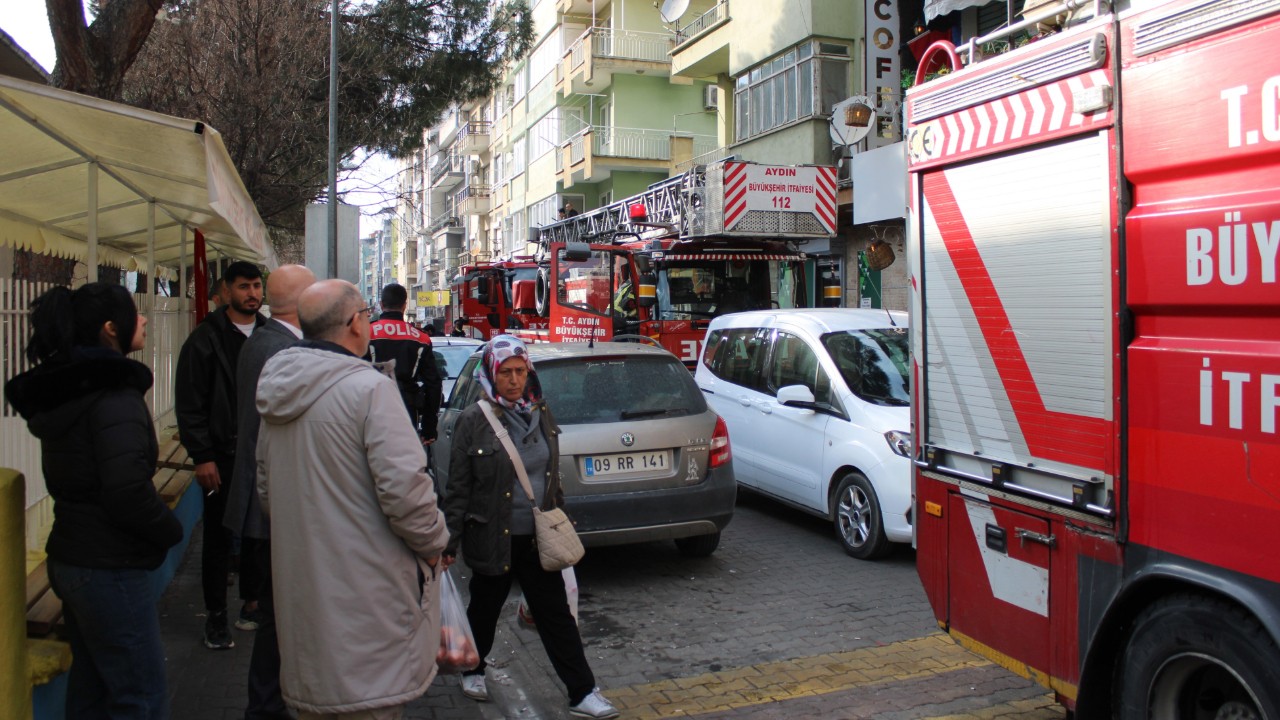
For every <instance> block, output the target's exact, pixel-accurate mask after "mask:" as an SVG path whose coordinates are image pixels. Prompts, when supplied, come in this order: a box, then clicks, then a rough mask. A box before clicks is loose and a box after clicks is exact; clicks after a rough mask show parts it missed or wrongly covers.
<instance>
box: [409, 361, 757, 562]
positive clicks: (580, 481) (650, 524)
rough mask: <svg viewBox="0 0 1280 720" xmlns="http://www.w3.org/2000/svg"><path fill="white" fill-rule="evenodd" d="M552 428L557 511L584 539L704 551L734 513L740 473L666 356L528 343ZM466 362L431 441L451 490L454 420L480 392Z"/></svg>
mask: <svg viewBox="0 0 1280 720" xmlns="http://www.w3.org/2000/svg"><path fill="white" fill-rule="evenodd" d="M528 348H529V356H530V358H531V359H532V360H533V363H534V368H535V370H536V371H537V373H538V379H539V381H540V382H541V383H542V391H543V394H544V396H545V397H546V399H547V403H548V405H549V406H550V408H551V413H552V415H553V416H554V417H555V420H556V423H557V424H558V425H559V426H560V430H561V435H560V453H561V455H560V473H561V481H562V484H563V486H564V494H565V512H567V513H568V514H569V517H571V518H572V519H573V521H574V524H575V525H576V527H577V530H578V534H579V535H580V536H581V537H582V542H583V544H584V545H586V546H588V547H592V546H601V545H622V544H628V543H638V542H647V541H651V540H675V543H676V546H677V547H678V548H679V550H680V552H681V553H683V554H685V555H688V556H691V557H705V556H708V555H710V554H711V553H713V552H715V549H716V547H717V546H719V544H720V531H721V530H723V529H724V527H725V526H726V525H728V524H729V520H730V519H731V518H732V517H733V507H734V502H735V500H736V498H737V483H736V481H735V480H734V476H733V462H732V459H731V454H730V449H729V433H728V430H727V428H726V427H725V423H724V421H723V420H721V419H720V417H719V416H718V415H716V414H715V412H713V411H712V410H711V409H710V408H709V407H707V402H706V400H705V399H704V398H703V396H702V392H701V391H700V390H699V389H698V386H697V384H695V383H694V381H693V377H692V376H691V375H690V374H689V371H688V370H686V369H685V367H684V365H683V364H681V362H680V361H679V360H678V359H676V357H675V356H674V355H672V354H671V353H669V352H667V351H666V350H663V349H661V348H655V347H650V346H647V345H639V344H634V343H596V344H595V345H594V346H590V345H588V344H587V343H547V344H535V345H529V346H528ZM479 361H480V354H479V353H476V354H474V355H472V357H471V358H470V359H469V360H467V364H466V366H464V367H463V369H462V372H461V373H460V375H459V377H458V381H457V385H456V386H455V387H454V391H453V394H452V396H451V397H450V399H449V404H448V405H447V406H446V407H445V409H444V411H443V412H442V414H441V417H440V434H439V439H438V440H437V441H436V443H435V445H434V446H433V447H432V451H431V457H432V466H433V467H432V470H433V471H434V474H435V477H436V483H437V487H438V488H439V489H440V490H441V492H443V493H445V494H448V492H449V486H448V483H449V460H448V458H449V452H450V449H451V447H452V434H453V428H454V425H455V424H456V423H457V422H458V417H459V415H461V413H462V411H463V410H464V409H465V408H466V407H467V406H469V405H471V404H472V403H474V402H476V401H477V400H478V399H479V398H480V395H481V389H480V386H479V383H477V382H475V380H474V379H472V371H473V369H474V368H475V365H476V363H478V362H479Z"/></svg>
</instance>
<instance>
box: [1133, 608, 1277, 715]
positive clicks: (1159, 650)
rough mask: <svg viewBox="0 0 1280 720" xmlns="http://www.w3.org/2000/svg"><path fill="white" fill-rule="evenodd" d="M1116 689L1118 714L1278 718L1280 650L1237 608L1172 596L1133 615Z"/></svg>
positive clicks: (1258, 626) (1248, 616) (1257, 625)
mask: <svg viewBox="0 0 1280 720" xmlns="http://www.w3.org/2000/svg"><path fill="white" fill-rule="evenodd" d="M1115 694H1116V695H1115V697H1116V702H1115V703H1114V705H1115V707H1116V708H1117V714H1116V717H1117V718H1120V720H1137V719H1138V718H1141V719H1142V720H1146V719H1147V718H1161V719H1162V720H1163V719H1165V718H1167V719H1168V720H1197V719H1198V718H1238V719H1240V720H1251V719H1263V718H1280V652H1277V649H1276V644H1275V641H1273V640H1272V639H1271V636H1270V635H1269V634H1268V633H1267V631H1266V629H1265V628H1263V627H1262V625H1261V624H1259V623H1258V621H1257V619H1255V618H1254V617H1253V616H1252V615H1250V614H1249V613H1247V612H1245V611H1244V610H1242V609H1241V608H1240V607H1238V606H1236V605H1233V604H1231V603H1227V602H1223V601H1221V600H1215V599H1211V598H1207V597H1202V596H1199V595H1192V594H1188V593H1184V594H1178V595H1172V596H1170V597H1167V598H1164V599H1162V600H1160V601H1158V602H1156V603H1155V604H1153V605H1152V606H1151V607H1149V608H1147V609H1146V610H1144V611H1143V612H1142V614H1141V615H1139V616H1138V618H1137V620H1135V621H1134V624H1133V630H1132V631H1131V632H1130V635H1129V641H1128V643H1127V645H1126V647H1125V649H1124V656H1123V658H1122V660H1121V661H1120V662H1119V663H1118V664H1117V681H1116V683H1115Z"/></svg>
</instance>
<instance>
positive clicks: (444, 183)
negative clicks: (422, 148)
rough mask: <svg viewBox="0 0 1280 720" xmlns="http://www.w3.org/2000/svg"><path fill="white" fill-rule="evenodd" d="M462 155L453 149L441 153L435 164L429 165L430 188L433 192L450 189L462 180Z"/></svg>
mask: <svg viewBox="0 0 1280 720" xmlns="http://www.w3.org/2000/svg"><path fill="white" fill-rule="evenodd" d="M463 159H464V158H463V156H462V155H461V154H460V153H458V152H455V151H452V150H451V151H449V152H447V153H445V154H444V155H442V156H441V157H440V159H439V161H438V162H436V164H435V165H432V166H431V190H432V192H434V193H437V194H439V193H444V192H447V191H449V190H452V189H453V188H454V187H456V186H457V184H458V183H460V182H462V161H463Z"/></svg>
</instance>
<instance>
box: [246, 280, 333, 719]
mask: <svg viewBox="0 0 1280 720" xmlns="http://www.w3.org/2000/svg"><path fill="white" fill-rule="evenodd" d="M315 281H316V276H315V275H314V274H313V273H312V272H311V271H310V270H308V269H307V268H305V267H303V266H301V265H281V266H280V267H278V268H276V269H275V270H273V271H272V273H271V277H269V278H267V302H268V303H270V305H271V319H270V320H268V321H267V323H266V324H265V325H263V326H262V327H261V328H260V329H259V330H257V331H256V332H254V333H253V335H252V336H251V337H250V338H249V340H248V341H246V342H245V344H244V348H243V349H242V350H241V351H240V360H239V363H238V364H237V366H236V410H237V414H238V415H239V422H238V428H239V433H238V436H237V445H236V469H235V475H234V476H233V477H232V478H231V480H230V483H229V487H228V489H227V511H226V515H225V517H224V518H223V524H224V525H225V526H226V527H227V529H228V530H230V531H231V532H233V533H235V534H236V535H239V536H240V538H241V542H243V543H244V545H243V549H242V550H241V554H240V563H241V567H245V568H253V569H254V572H253V573H252V574H251V573H249V572H245V573H242V574H241V577H240V582H241V583H245V582H247V579H248V578H249V577H251V576H252V577H260V578H261V580H262V582H261V583H260V584H259V586H258V587H257V588H254V589H253V592H255V593H256V594H255V595H254V596H255V597H257V598H258V613H257V618H256V622H257V625H258V627H257V634H256V635H255V636H254V638H253V656H252V657H251V658H250V659H249V683H248V687H249V693H248V695H249V698H248V704H247V705H246V707H245V711H244V720H281V719H284V718H288V717H289V713H288V710H286V709H285V704H284V697H283V696H282V695H281V692H280V646H279V642H278V639H277V636H276V620H275V606H274V603H273V602H272V596H271V540H270V538H271V521H270V520H269V519H268V518H267V516H266V514H265V513H264V512H263V511H262V503H261V501H260V499H259V498H258V489H257V483H258V463H257V449H258V429H259V420H260V416H259V415H258V408H257V405H256V404H255V396H256V394H257V390H258V378H259V376H260V375H262V366H264V365H266V364H267V360H270V359H271V356H273V355H275V354H276V353H278V352H280V351H281V350H284V349H285V348H288V347H293V346H294V345H297V344H298V343H299V342H301V341H302V327H301V323H300V322H299V320H298V296H300V295H302V291H303V290H306V289H307V288H309V287H311V286H312V285H313V284H315Z"/></svg>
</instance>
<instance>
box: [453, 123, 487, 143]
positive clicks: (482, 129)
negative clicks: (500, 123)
mask: <svg viewBox="0 0 1280 720" xmlns="http://www.w3.org/2000/svg"><path fill="white" fill-rule="evenodd" d="M492 131H493V123H491V122H489V121H488V120H471V121H469V122H467V123H466V124H465V125H463V126H462V127H460V128H458V140H459V141H461V140H462V139H463V138H466V137H467V136H469V135H488V134H489V133H491V132H492Z"/></svg>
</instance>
